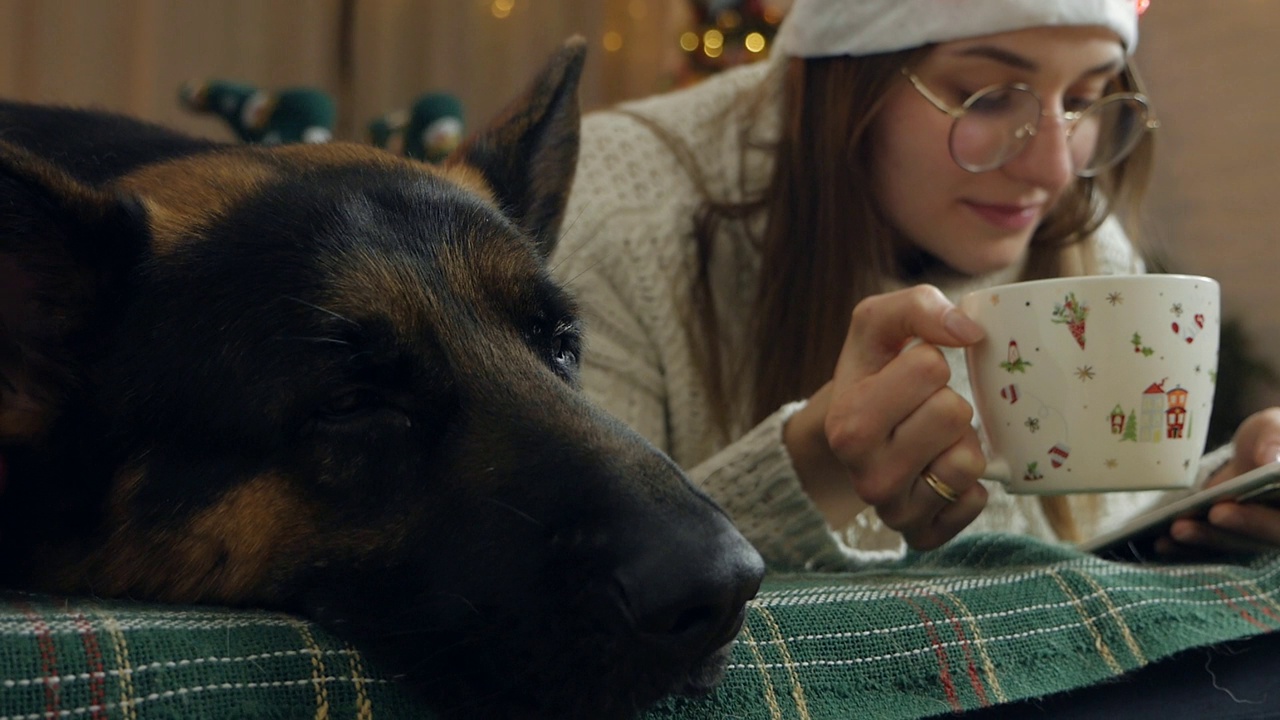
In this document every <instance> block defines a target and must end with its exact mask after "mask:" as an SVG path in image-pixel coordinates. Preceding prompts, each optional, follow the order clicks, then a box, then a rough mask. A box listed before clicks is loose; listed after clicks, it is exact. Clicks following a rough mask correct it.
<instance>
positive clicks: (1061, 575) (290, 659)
mask: <svg viewBox="0 0 1280 720" xmlns="http://www.w3.org/2000/svg"><path fill="white" fill-rule="evenodd" d="M1277 627H1280V554H1271V555H1267V556H1263V557H1259V558H1256V559H1254V560H1252V561H1249V562H1247V563H1245V564H1217V565H1154V564H1147V565H1125V564H1118V563H1112V562H1106V561H1103V560H1099V559H1097V558H1094V557H1091V556H1088V555H1083V554H1080V553H1078V552H1076V551H1074V550H1071V549H1069V548H1064V547H1059V546H1051V545H1048V544H1044V543H1040V542H1036V541H1033V540H1029V539H1026V538H1019V537H1012V536H1002V535H985V536H972V537H965V538H961V539H959V540H957V541H954V542H952V543H951V544H949V545H948V546H947V547H945V548H944V549H942V550H939V551H935V552H932V553H923V554H915V555H911V556H909V557H907V558H906V559H905V560H902V561H900V562H896V563H892V564H887V565H880V566H876V567H873V568H869V569H867V570H865V571H862V572H858V573H849V574H839V575H836V574H823V575H805V576H775V577H771V578H770V579H769V580H767V581H766V584H765V587H764V589H763V590H762V592H761V594H760V596H759V598H758V599H757V600H756V601H755V602H754V603H752V605H751V606H750V608H749V612H748V621H747V626H746V628H745V629H744V630H743V633H742V635H741V636H740V637H739V639H738V643H737V645H736V646H735V648H734V653H733V658H732V661H731V663H730V666H729V669H728V672H727V674H726V676H725V680H724V682H723V684H722V685H721V686H720V688H719V689H718V691H717V692H716V693H714V694H713V695H712V696H710V697H708V698H703V699H700V700H696V701H694V700H687V699H673V700H670V701H668V702H666V703H664V704H663V705H661V706H659V707H658V708H656V709H655V710H653V711H652V712H651V713H650V714H649V716H648V718H649V720H657V719H659V718H661V719H678V720H695V719H696V720H724V719H725V718H739V719H742V720H748V719H753V718H760V719H761V720H774V719H778V718H797V719H802V718H815V719H825V718H841V719H842V720H843V719H845V718H850V717H875V718H915V717H923V716H928V715H934V714H939V713H949V712H955V711H961V710H965V709H970V708H978V707H985V706H988V705H993V704H996V703H1001V702H1007V701H1013V700H1019V699H1023V698H1027V697H1036V696H1042V695H1046V694H1050V693H1054V692H1059V691H1064V690H1070V689H1073V688H1077V687H1081V686H1084V685H1088V684H1092V683H1096V682H1098V681H1100V680H1103V679H1106V678H1108V677H1112V676H1115V675H1119V674H1121V673H1123V672H1126V671H1128V670H1132V669H1135V668H1138V667H1141V666H1143V665H1145V664H1148V663H1151V662H1154V661H1156V660H1159V659H1161V658H1163V657H1166V656H1168V655H1170V654H1172V653H1175V652H1177V651H1179V650H1183V649H1186V648H1190V647H1195V646H1199V645H1206V644H1211V643H1215V642H1220V641H1225V640H1230V639H1235V638H1239V637H1243V636H1246V635H1253V634H1257V633H1263V632H1267V631H1270V630H1272V629H1273V628H1277ZM388 678H389V676H388V675H387V674H386V673H384V672H382V671H380V670H379V669H378V668H374V667H371V666H370V665H369V663H368V662H367V661H366V660H365V659H364V658H363V656H362V655H361V654H360V653H359V651H358V650H357V649H355V648H353V647H350V646H349V645H347V644H345V643H343V642H341V641H339V640H337V639H335V638H334V637H333V636H332V635H330V634H328V633H327V632H325V631H324V630H321V629H320V628H319V627H317V626H315V625H312V624H310V623H308V622H306V621H303V620H299V619H296V618H293V617H290V616H287V615H282V614H279V613H269V612H256V611H241V610H225V609H220V608H180V607H170V606H159V605H141V604H136V603H128V602H119V601H101V600H90V599H83V598H72V599H68V600H64V599H53V598H48V597H40V596H26V595H21V594H14V593H10V594H4V595H0V720H17V719H19V718H21V719H23V720H37V719H43V718H86V719H96V718H111V719H115V718H120V719H128V720H134V719H146V718H190V719H193V720H199V719H201V718H256V717H287V718H309V717H315V718H335V719H336V718H360V719H365V718H396V719H399V718H411V717H413V718H421V717H424V712H423V709H422V708H421V707H420V706H419V705H417V704H416V703H415V702H414V700H413V699H412V698H410V697H409V696H408V695H407V693H406V692H405V691H404V690H403V689H401V688H400V687H399V686H397V685H396V684H394V683H392V682H390V680H389V679H388Z"/></svg>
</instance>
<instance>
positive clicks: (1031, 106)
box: [951, 85, 1147, 176]
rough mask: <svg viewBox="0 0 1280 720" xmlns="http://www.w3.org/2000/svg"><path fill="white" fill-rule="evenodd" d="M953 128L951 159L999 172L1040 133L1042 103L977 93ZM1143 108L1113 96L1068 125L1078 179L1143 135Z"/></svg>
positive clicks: (1015, 91)
mask: <svg viewBox="0 0 1280 720" xmlns="http://www.w3.org/2000/svg"><path fill="white" fill-rule="evenodd" d="M963 110H964V112H963V114H961V115H960V116H959V117H957V118H956V120H955V122H954V124H953V125H952V127H951V154H952V157H954V158H955V161H956V162H957V163H958V164H959V165H960V166H961V167H963V168H964V169H966V170H969V171H971V172H983V171H986V170H992V169H994V168H997V167H1000V166H1001V165H1003V164H1005V163H1006V162H1008V161H1009V160H1011V159H1012V158H1013V157H1014V156H1016V155H1017V154H1018V153H1019V152H1021V151H1022V149H1023V148H1024V147H1026V144H1027V142H1028V141H1030V139H1031V138H1032V137H1033V136H1034V135H1035V134H1036V132H1037V131H1038V130H1039V126H1040V120H1041V110H1040V100H1039V98H1038V97H1036V95H1035V93H1033V92H1031V90H1030V89H1028V88H1023V87H1017V86H1012V85H1005V86H996V87H991V88H987V89H985V90H982V91H979V92H978V93H975V94H974V95H973V96H972V97H970V98H969V99H968V100H967V101H965V104H964V106H963ZM1146 115H1147V107H1146V105H1145V104H1144V103H1142V102H1141V101H1139V100H1137V99H1136V98H1133V97H1129V96H1124V95H1117V96H1111V97H1108V98H1103V100H1102V101H1100V102H1097V103H1094V104H1093V105H1091V106H1089V107H1088V108H1087V109H1086V110H1085V111H1084V113H1083V114H1081V115H1080V116H1078V117H1077V118H1076V119H1075V120H1074V121H1072V120H1070V119H1068V120H1067V121H1066V122H1067V133H1068V136H1067V146H1068V148H1069V150H1070V152H1071V158H1072V163H1073V167H1074V169H1075V171H1076V174H1078V175H1082V176H1090V175H1093V174H1096V173H1097V172H1099V171H1101V170H1104V169H1106V168H1108V167H1110V166H1111V165H1114V164H1115V163H1117V162H1119V161H1120V160H1122V159H1123V158H1124V157H1125V156H1126V155H1128V154H1129V153H1130V152H1131V151H1132V150H1133V148H1134V146H1135V145H1137V143H1138V141H1139V140H1140V139H1141V137H1142V133H1143V132H1144V131H1145V129H1146Z"/></svg>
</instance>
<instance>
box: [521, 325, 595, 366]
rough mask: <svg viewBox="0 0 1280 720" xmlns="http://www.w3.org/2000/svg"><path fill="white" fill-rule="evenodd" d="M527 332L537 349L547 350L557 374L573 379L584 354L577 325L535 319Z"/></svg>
mask: <svg viewBox="0 0 1280 720" xmlns="http://www.w3.org/2000/svg"><path fill="white" fill-rule="evenodd" d="M526 332H527V333H528V338H529V341H530V342H531V343H532V344H533V345H534V346H535V347H539V348H542V349H544V350H545V352H546V353H547V358H548V360H550V361H551V367H552V369H553V370H555V371H556V373H558V374H560V375H562V376H564V377H566V378H571V377H572V376H573V375H574V373H576V372H577V370H578V362H579V360H580V357H581V354H582V339H581V337H580V333H579V331H578V327H577V325H575V324H574V323H572V322H570V321H567V320H561V321H560V322H557V323H552V322H550V321H549V320H547V319H546V318H545V317H534V318H532V319H531V320H530V321H529V324H528V330H527V331H526Z"/></svg>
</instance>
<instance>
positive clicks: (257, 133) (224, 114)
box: [179, 80, 337, 145]
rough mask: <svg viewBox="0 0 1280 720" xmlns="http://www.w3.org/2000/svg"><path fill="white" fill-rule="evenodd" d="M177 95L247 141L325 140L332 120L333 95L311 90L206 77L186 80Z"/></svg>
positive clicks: (330, 132) (266, 143) (327, 139)
mask: <svg viewBox="0 0 1280 720" xmlns="http://www.w3.org/2000/svg"><path fill="white" fill-rule="evenodd" d="M179 98H180V100H181V101H182V104H183V105H184V106H185V107H187V108H188V109H190V110H192V111H194V112H198V113H206V114H211V115H217V116H218V117H221V118H222V119H223V120H225V121H226V122H227V124H228V125H230V126H231V129H232V130H233V131H234V132H235V133H236V135H237V136H238V137H239V138H240V139H241V140H243V141H244V142H247V143H260V144H263V145H281V144H286V143H322V142H328V141H330V140H332V139H333V127H334V123H335V121H336V119H337V110H336V109H335V108H334V103H333V98H331V97H330V96H329V94H328V93H326V92H324V91H323V90H318V89H316V88H307V87H298V88H286V89H283V90H278V91H274V92H272V91H268V90H261V89H259V88H256V87H254V86H252V85H246V84H244V83H237V82H230V81H226V80H207V81H194V82H189V83H186V84H185V85H183V86H182V90H181V91H180V92H179Z"/></svg>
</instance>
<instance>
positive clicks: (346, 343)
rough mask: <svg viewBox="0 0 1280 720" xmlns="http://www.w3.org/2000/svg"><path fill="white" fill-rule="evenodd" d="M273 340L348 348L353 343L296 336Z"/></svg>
mask: <svg viewBox="0 0 1280 720" xmlns="http://www.w3.org/2000/svg"><path fill="white" fill-rule="evenodd" d="M272 339H273V340H297V341H298V342H312V343H327V344H330V345H347V346H350V345H351V343H349V342H347V341H346V340H340V339H338V338H331V337H300V336H296V335H277V336H276V337H274V338H272Z"/></svg>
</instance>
